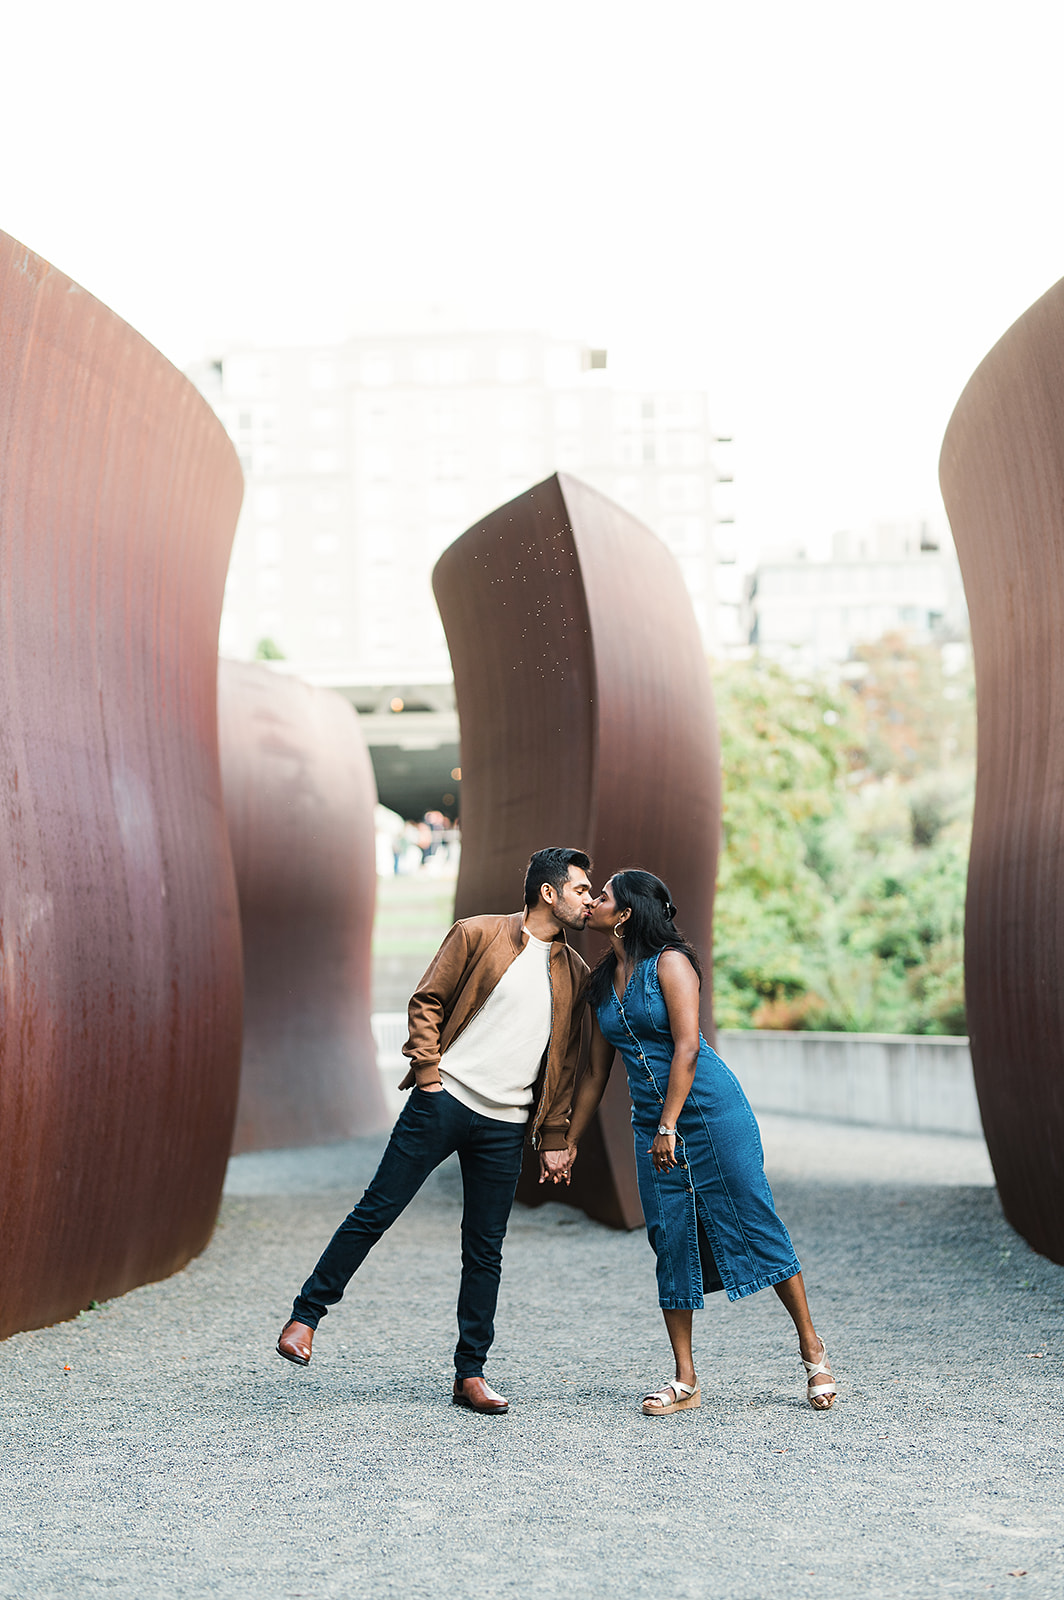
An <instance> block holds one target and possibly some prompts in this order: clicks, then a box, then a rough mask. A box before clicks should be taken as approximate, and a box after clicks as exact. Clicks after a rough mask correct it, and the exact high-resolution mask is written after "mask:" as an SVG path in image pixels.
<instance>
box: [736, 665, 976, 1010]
mask: <svg viewBox="0 0 1064 1600" xmlns="http://www.w3.org/2000/svg"><path fill="white" fill-rule="evenodd" d="M869 655H870V656H873V657H875V665H874V667H873V665H872V664H871V663H870V662H869V663H864V665H865V666H866V669H867V670H865V671H863V672H860V673H855V674H854V675H853V678H852V679H851V680H850V685H847V684H846V683H843V685H842V686H840V688H839V689H837V690H832V689H829V688H828V687H827V686H826V685H825V684H823V683H818V682H811V681H810V682H801V681H795V680H794V679H793V678H791V677H790V676H789V675H788V674H787V673H785V672H784V671H782V669H780V668H778V667H775V666H772V665H770V664H769V663H766V662H763V661H759V660H754V661H752V662H749V663H743V664H736V665H732V666H728V667H726V668H725V669H723V670H722V671H720V672H718V674H717V698H718V707H719V713H720V723H721V748H722V765H723V774H724V818H723V840H722V844H723V848H722V854H721V864H720V872H719V878H718V891H717V902H716V915H715V940H714V1003H715V1007H716V1012H717V1019H718V1021H719V1022H720V1024H721V1025H722V1026H724V1027H779V1028H825V1029H842V1030H856V1031H861V1032H890V1033H958V1032H964V1029H965V1018H964V987H963V916H964V894H965V880H966V873H967V852H968V835H969V829H970V814H971V798H972V790H973V774H972V768H971V763H970V756H968V752H970V750H971V726H970V724H971V722H972V704H971V697H970V695H969V694H968V688H967V685H966V684H965V683H964V681H963V679H962V681H961V683H960V685H959V686H958V685H957V683H956V682H946V681H945V680H944V679H943V676H942V674H941V672H940V671H938V669H936V668H935V664H934V662H932V661H931V660H930V659H929V657H928V656H927V654H926V653H918V655H917V660H916V664H915V666H913V664H912V663H911V662H908V663H907V662H906V660H905V658H904V656H903V653H902V650H901V645H900V644H899V643H898V642H896V641H890V642H884V649H883V651H882V652H880V654H878V655H877V654H876V652H875V651H870V652H869ZM884 661H885V662H886V665H885V666H884V665H883V662H884ZM936 672H937V676H936ZM870 682H871V683H874V685H875V688H874V693H870V691H869V684H870ZM851 685H855V686H856V687H853V686H851ZM914 686H915V687H914ZM921 701H923V702H924V704H925V708H926V717H924V716H923V714H922V713H921V710H920V704H921ZM925 721H926V722H927V723H928V724H930V725H931V731H930V732H928V731H927V729H926V728H925V726H924V722H925ZM884 727H885V728H886V729H888V730H898V729H900V730H902V732H901V733H900V734H899V735H898V737H897V739H895V738H894V733H893V731H891V732H890V733H889V734H885V733H884V732H883V729H884ZM951 727H952V728H953V730H954V731H953V732H952V733H951V732H949V731H948V730H949V729H950V728H951ZM943 729H945V730H946V731H945V732H944V731H943ZM958 751H960V753H961V754H960V759H958V754H957V753H958ZM966 756H968V759H965V757H966Z"/></svg>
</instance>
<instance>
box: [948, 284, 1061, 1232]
mask: <svg viewBox="0 0 1064 1600" xmlns="http://www.w3.org/2000/svg"><path fill="white" fill-rule="evenodd" d="M940 476H941V481H942V493H943V496H944V498H945V502H946V508H947V510H948V512H949V518H950V522H951V524H952V526H953V532H954V536H955V538H956V543H957V552H958V555H959V556H960V562H961V570H962V572H963V575H964V586H965V590H966V591H967V596H968V609H969V613H970V616H971V627H972V644H973V649H974V653H975V672H976V697H977V704H978V716H979V758H978V769H977V778H976V791H975V819H974V825H973V830H972V849H971V858H970V863H969V868H968V899H967V907H966V915H965V977H966V989H967V997H968V998H967V1004H968V1023H969V1032H970V1035H971V1044H972V1064H973V1067H974V1069H975V1081H976V1088H977V1090H978V1094H979V1106H980V1110H981V1112H982V1117H983V1126H984V1129H985V1131H986V1141H987V1145H988V1147H989V1150H990V1157H991V1160H992V1162H993V1164H994V1172H995V1175H996V1177H997V1181H998V1188H999V1190H1000V1193H1001V1202H1002V1205H1003V1207H1004V1210H1005V1214H1006V1216H1007V1217H1008V1219H1009V1221H1010V1222H1011V1223H1012V1225H1013V1227H1014V1228H1016V1229H1017V1230H1018V1232H1020V1233H1021V1234H1022V1235H1023V1236H1024V1238H1025V1239H1026V1240H1027V1241H1028V1242H1029V1243H1030V1244H1031V1245H1032V1246H1033V1248H1034V1249H1035V1250H1038V1251H1040V1252H1041V1253H1042V1254H1043V1255H1046V1256H1049V1257H1050V1259H1051V1260H1053V1261H1057V1262H1061V1263H1064V1202H1062V1198H1061V1197H1062V1195H1064V983H1062V982H1061V973H1062V971H1064V724H1062V720H1061V707H1062V706H1064V558H1062V552H1064V281H1062V282H1061V283H1058V284H1057V285H1056V286H1055V287H1054V288H1052V289H1051V290H1050V291H1049V293H1048V294H1046V295H1044V296H1043V298H1042V299H1041V300H1039V301H1038V302H1037V303H1036V304H1035V305H1033V306H1032V307H1031V308H1030V310H1029V311H1027V312H1026V313H1025V314H1024V315H1023V316H1022V317H1021V318H1020V320H1019V321H1018V322H1016V323H1014V325H1013V326H1012V327H1011V328H1010V329H1009V331H1008V332H1007V333H1006V334H1005V336H1004V338H1003V339H1002V340H1001V341H1000V342H999V343H998V344H997V345H995V347H994V349H993V350H991V352H990V354H989V355H988V356H987V357H986V359H985V360H984V361H983V362H982V364H981V365H980V366H979V367H978V368H977V369H976V371H975V373H974V375H973V377H972V378H971V381H970V382H969V384H968V386H967V388H966V389H965V391H964V393H963V394H962V395H961V398H960V400H959V401H958V403H957V408H956V410H955V411H954V413H953V416H952V418H951V419H950V423H949V427H948V428H947V430H946V436H945V441H944V444H943V448H942V460H941V464H940Z"/></svg>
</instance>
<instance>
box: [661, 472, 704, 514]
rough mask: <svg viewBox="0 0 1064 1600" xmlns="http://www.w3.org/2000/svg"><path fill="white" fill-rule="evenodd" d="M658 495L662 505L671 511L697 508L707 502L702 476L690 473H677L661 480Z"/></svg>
mask: <svg viewBox="0 0 1064 1600" xmlns="http://www.w3.org/2000/svg"><path fill="white" fill-rule="evenodd" d="M658 496H659V499H660V502H661V504H662V506H664V507H665V508H666V509H667V510H670V511H683V510H686V509H688V508H690V509H691V510H696V509H698V508H699V507H700V506H702V505H703V504H704V503H705V498H706V490H705V484H704V483H703V481H702V479H701V478H697V477H695V476H693V475H692V474H690V473H684V474H680V473H676V474H675V475H673V476H670V477H664V478H662V480H661V484H660V487H659V489H658Z"/></svg>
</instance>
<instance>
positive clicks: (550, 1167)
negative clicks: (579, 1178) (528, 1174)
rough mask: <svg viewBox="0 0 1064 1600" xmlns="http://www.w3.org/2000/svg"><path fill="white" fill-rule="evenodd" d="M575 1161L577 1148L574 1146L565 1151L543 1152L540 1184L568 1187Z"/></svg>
mask: <svg viewBox="0 0 1064 1600" xmlns="http://www.w3.org/2000/svg"><path fill="white" fill-rule="evenodd" d="M575 1160H576V1146H575V1145H574V1144H571V1145H569V1147H568V1148H567V1149H565V1150H541V1151H540V1152H539V1181H540V1183H564V1184H565V1185H566V1187H568V1184H569V1179H570V1177H571V1176H572V1171H573V1162H574V1161H575Z"/></svg>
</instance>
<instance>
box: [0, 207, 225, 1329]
mask: <svg viewBox="0 0 1064 1600" xmlns="http://www.w3.org/2000/svg"><path fill="white" fill-rule="evenodd" d="M241 493H242V481H241V474H240V468H239V465H238V463H237V459H236V455H235V453H234V451H233V449H232V446H231V445H230V443H229V441H228V439H227V438H226V436H225V433H224V431H223V429H222V427H221V425H220V424H219V423H218V421H217V420H216V418H215V417H214V416H213V414H212V413H211V411H210V410H209V408H208V407H207V405H206V404H205V403H204V401H203V400H202V399H201V397H200V396H199V395H198V394H197V393H196V391H195V389H193V387H192V385H191V384H190V383H188V382H187V381H186V379H185V378H183V377H182V375H181V374H180V373H179V372H178V371H176V369H175V368H174V367H172V366H171V365H170V364H169V362H167V361H165V360H164V359H163V357H162V356H161V355H160V354H159V352H158V351H157V350H154V349H153V348H152V346H151V345H149V344H147V343H146V342H145V340H144V339H142V338H141V337H140V335H139V334H137V333H135V332H134V330H133V329H132V328H130V327H129V326H127V324H126V323H124V322H122V321H121V320H120V319H119V318H118V317H116V316H115V315H114V314H113V312H111V311H109V310H108V309H107V308H106V306H103V305H101V304H100V302H99V301H98V300H94V299H93V298H92V296H91V295H89V294H86V293H85V292H84V290H82V289H80V288H79V287H78V286H77V284H75V283H72V282H71V281H70V279H69V278H66V277H64V276H63V274H62V273H59V272H57V271H55V270H54V268H52V267H50V266H49V265H48V264H47V262H45V261H42V260H41V259H40V258H39V257H38V256H35V255H33V254H32V253H31V252H30V251H28V250H26V249H25V248H24V247H23V246H22V245H19V244H17V243H16V242H15V241H14V240H13V239H11V238H9V237H8V236H7V235H5V234H0V607H2V643H0V651H2V654H0V784H2V790H0V932H2V975H0V976H2V982H0V1009H2V1016H0V1335H7V1334H10V1333H13V1332H15V1331H17V1330H18V1329H21V1328H30V1327H38V1326H41V1325H42V1324H45V1323H48V1322H54V1321H56V1320H57V1319H59V1318H61V1317H67V1316H72V1315H73V1314H74V1313H75V1312H77V1311H78V1310H79V1308H81V1307H83V1306H87V1305H88V1304H89V1302H90V1301H91V1300H94V1299H95V1300H103V1299H105V1298H107V1297H109V1296H111V1295H116V1294H121V1293H122V1292H124V1291H125V1290H127V1289H131V1288H133V1287H134V1286H135V1285H136V1284H140V1283H145V1282H147V1281H149V1280H151V1279H156V1278H160V1277H164V1276H165V1275H166V1274H168V1273H170V1272H174V1271H175V1270H176V1269H177V1268H178V1267H180V1266H182V1265H183V1264H184V1263H185V1262H186V1261H187V1260H188V1259H189V1258H190V1257H191V1256H193V1255H195V1254H196V1253H197V1252H198V1251H199V1250H201V1249H202V1248H203V1246H204V1245H205V1244H206V1242H207V1240H208V1238H209V1237H210V1233H211V1229H212V1227H213V1225H214V1218H215V1213H216V1211H217V1206H218V1199H219V1195H220V1193H221V1187H222V1181H223V1178H224V1175H225V1164H226V1158H227V1156H228V1154H229V1144H230V1139H231V1136H232V1125H233V1115H234V1112H235V1109H236V1095H237V1082H238V1072H239V1064H240V1004H241V1002H240V990H241V976H240V926H239V920H238V914H237V901H236V886H235V883H234V880H233V869H232V861H231V858H230V854H229V841H228V836H227V834H226V827H225V816H224V812H223V809H222V791H221V775H220V772H219V767H218V745H217V721H216V698H215V683H216V678H217V649H218V643H217V641H218V622H219V615H220V611H221V603H222V588H223V584H224V582H225V572H226V566H227V563H228V558H229V549H230V545H231V543H232V538H233V530H234V527H235V524H236V517H237V512H238V510H239V507H240V498H241Z"/></svg>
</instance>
